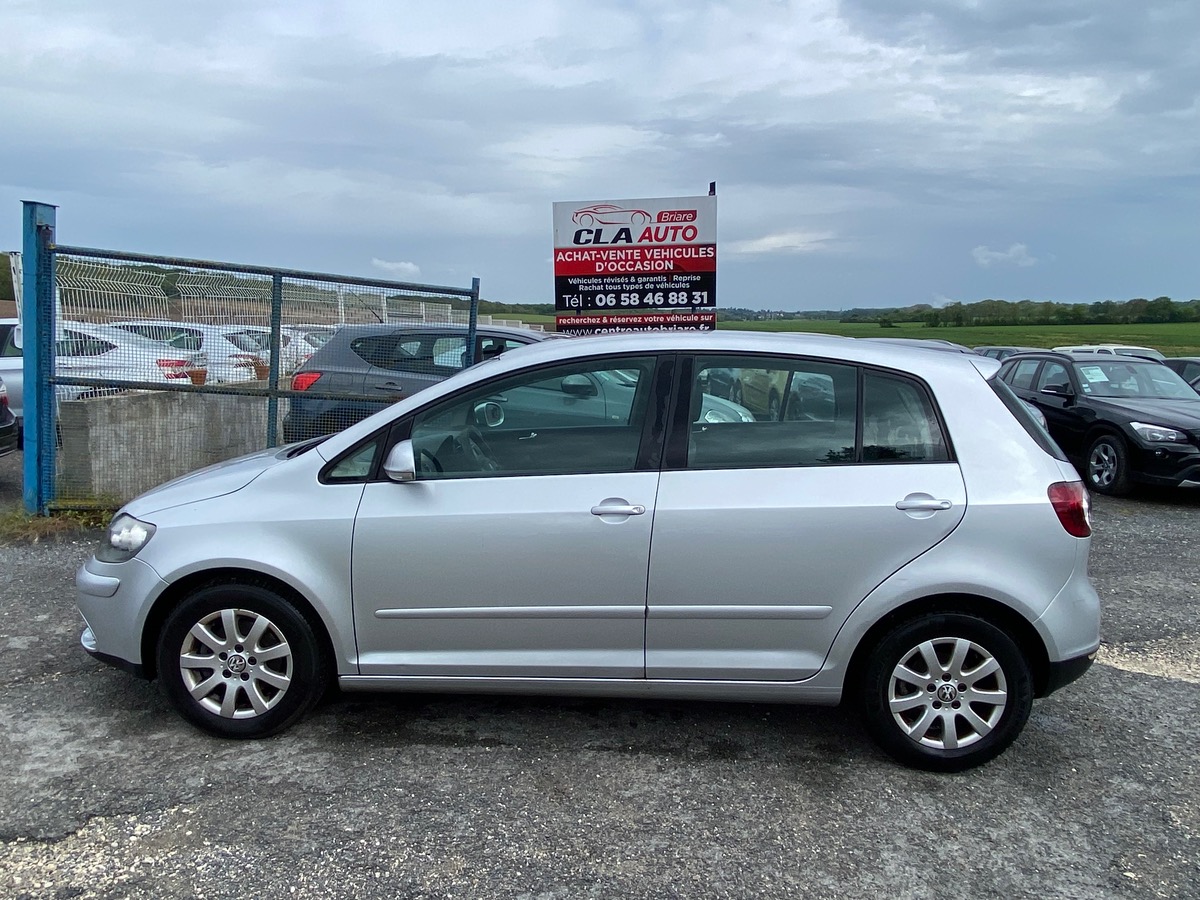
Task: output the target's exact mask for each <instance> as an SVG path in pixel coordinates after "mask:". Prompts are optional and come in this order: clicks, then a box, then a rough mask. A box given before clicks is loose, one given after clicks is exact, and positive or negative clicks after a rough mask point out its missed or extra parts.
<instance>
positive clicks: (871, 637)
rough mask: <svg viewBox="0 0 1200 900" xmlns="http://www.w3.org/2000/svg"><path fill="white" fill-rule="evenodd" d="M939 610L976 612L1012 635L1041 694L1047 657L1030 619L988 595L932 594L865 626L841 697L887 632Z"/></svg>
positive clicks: (851, 692) (852, 690)
mask: <svg viewBox="0 0 1200 900" xmlns="http://www.w3.org/2000/svg"><path fill="white" fill-rule="evenodd" d="M939 613H962V614H964V615H968V616H977V617H978V618H980V619H983V620H984V621H986V622H989V623H991V624H992V625H995V626H996V627H997V628H1000V629H1002V630H1003V631H1004V632H1005V633H1007V634H1008V635H1009V636H1010V637H1011V638H1012V640H1013V642H1014V643H1015V644H1016V645H1017V647H1018V649H1019V650H1020V651H1021V654H1022V655H1023V656H1024V657H1025V660H1026V662H1027V663H1028V664H1029V671H1030V674H1031V675H1032V676H1033V694H1034V696H1035V697H1043V696H1045V694H1046V690H1047V687H1048V684H1049V678H1050V657H1049V654H1048V653H1047V652H1046V645H1045V643H1044V642H1043V641H1042V639H1041V637H1040V636H1039V635H1038V633H1037V629H1036V628H1034V626H1033V623H1032V622H1030V621H1029V620H1028V619H1026V618H1025V617H1024V616H1023V615H1021V613H1019V612H1017V611H1016V610H1015V609H1013V608H1012V607H1010V606H1006V605H1005V604H1003V603H1000V602H999V601H997V600H993V599H991V598H990V597H982V596H980V595H978V594H934V595H931V596H928V597H922V598H920V599H917V600H912V601H910V602H908V603H906V604H904V605H903V606H900V607H897V608H896V609H894V610H892V611H891V612H889V613H888V614H887V615H885V616H883V617H882V618H880V619H879V621H877V622H875V624H873V625H872V626H871V627H870V628H868V629H867V632H866V633H865V634H864V635H863V636H862V639H861V640H859V642H858V645H857V646H856V647H855V648H854V653H853V655H852V656H851V657H850V664H849V665H848V666H847V669H846V682H845V687H844V689H843V691H842V697H843V699H845V698H847V697H852V696H856V695H857V693H858V689H859V686H860V684H861V683H862V677H863V673H864V672H865V670H866V668H867V661H868V660H869V659H870V657H871V654H872V653H873V652H874V651H875V649H876V648H877V647H878V646H879V643H880V641H882V640H883V638H884V636H885V635H886V634H888V632H890V631H892V630H893V629H895V628H897V627H899V626H900V625H902V624H904V623H906V622H911V621H913V620H915V619H919V618H923V617H925V616H929V615H937V614H939Z"/></svg>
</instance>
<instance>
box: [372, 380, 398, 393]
mask: <svg viewBox="0 0 1200 900" xmlns="http://www.w3.org/2000/svg"><path fill="white" fill-rule="evenodd" d="M375 390H377V391H387V392H388V393H389V394H399V393H401V392H402V391H403V390H404V385H402V384H396V382H394V381H385V382H383V384H377V385H375Z"/></svg>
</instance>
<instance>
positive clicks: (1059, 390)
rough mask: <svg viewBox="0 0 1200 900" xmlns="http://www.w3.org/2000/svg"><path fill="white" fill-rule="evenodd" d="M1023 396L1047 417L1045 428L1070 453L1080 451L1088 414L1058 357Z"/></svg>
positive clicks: (1067, 368)
mask: <svg viewBox="0 0 1200 900" xmlns="http://www.w3.org/2000/svg"><path fill="white" fill-rule="evenodd" d="M1018 396H1022V399H1026V400H1028V401H1029V402H1031V403H1033V404H1035V405H1036V406H1037V408H1038V409H1040V410H1041V411H1042V414H1043V415H1044V416H1045V417H1046V430H1047V431H1049V432H1050V435H1051V437H1053V438H1054V440H1055V442H1056V443H1057V444H1058V445H1059V446H1060V447H1061V448H1062V449H1063V451H1064V452H1066V453H1069V454H1071V455H1075V454H1077V453H1080V452H1082V450H1083V438H1084V432H1085V431H1086V429H1087V425H1088V422H1089V420H1090V417H1087V416H1084V415H1082V414H1081V411H1080V408H1079V396H1080V392H1079V384H1078V382H1077V381H1076V379H1074V378H1073V377H1072V375H1071V371H1070V368H1069V367H1068V366H1067V365H1066V364H1064V363H1061V362H1058V361H1057V360H1052V359H1048V360H1046V361H1045V362H1044V363H1042V368H1041V370H1040V371H1039V372H1038V373H1037V378H1036V379H1035V380H1034V382H1033V386H1032V389H1029V390H1027V391H1026V392H1025V394H1024V395H1022V394H1018Z"/></svg>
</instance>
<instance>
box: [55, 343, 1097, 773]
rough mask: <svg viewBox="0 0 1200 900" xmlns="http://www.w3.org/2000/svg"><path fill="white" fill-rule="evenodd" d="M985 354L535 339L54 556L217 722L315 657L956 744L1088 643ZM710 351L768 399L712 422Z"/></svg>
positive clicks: (1052, 487) (177, 689) (386, 686)
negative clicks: (756, 373) (765, 406)
mask: <svg viewBox="0 0 1200 900" xmlns="http://www.w3.org/2000/svg"><path fill="white" fill-rule="evenodd" d="M998 368H999V364H998V363H997V362H996V361H995V360H991V359H987V358H985V357H982V356H978V355H976V354H970V355H964V354H958V353H931V352H928V351H927V350H923V349H914V348H911V347H905V346H895V345H890V344H883V343H875V342H870V341H851V340H846V339H844V338H824V337H812V338H810V337H797V336H795V335H790V334H779V335H770V334H754V333H750V332H740V331H719V332H715V333H709V334H680V333H674V334H672V333H650V334H642V335H614V336H608V337H597V338H581V339H577V340H570V341H541V342H537V343H534V344H532V345H530V346H527V347H522V348H519V349H514V350H511V351H509V352H506V353H504V354H503V355H501V356H498V357H496V358H494V359H491V360H485V361H484V362H481V363H479V364H478V365H476V366H472V367H471V368H468V369H465V370H462V371H460V372H458V373H457V374H455V375H452V376H451V377H449V378H447V379H446V380H444V381H440V382H438V383H435V384H431V385H430V386H428V387H426V388H425V389H424V390H421V391H418V392H416V393H414V394H412V395H411V396H409V397H406V398H405V399H403V400H400V401H399V402H397V403H395V404H393V405H391V406H389V407H387V408H385V409H383V410H382V411H380V412H378V413H376V414H374V415H372V416H369V417H367V418H365V419H363V420H362V421H359V422H357V423H355V424H353V425H350V426H349V427H348V428H346V429H345V430H344V431H341V432H339V433H337V434H334V435H331V436H326V437H322V438H315V439H312V440H309V441H306V442H302V443H298V444H293V445H290V446H287V447H283V448H282V449H275V450H267V451H263V452H260V453H257V454H253V455H251V456H247V457H243V458H241V459H238V460H232V461H229V462H225V463H221V464H219V465H217V466H214V467H211V468H208V469H205V470H202V471H200V472H195V473H193V474H191V475H187V476H184V477H183V478H180V479H177V480H175V481H173V482H170V483H168V484H166V485H163V486H162V487H160V488H157V489H155V490H153V491H150V492H149V493H147V494H145V495H143V496H141V497H139V498H138V499H136V500H134V501H133V502H131V503H129V504H127V505H126V506H125V508H124V509H122V510H121V511H120V512H119V513H118V514H117V516H116V517H115V518H114V519H113V521H112V524H111V525H110V527H109V531H108V536H107V538H106V539H105V541H104V542H103V544H102V545H101V547H100V548H99V550H98V551H97V553H96V555H95V557H93V558H92V559H90V560H89V561H88V562H87V563H86V564H84V566H83V567H82V568H81V569H80V570H79V572H78V573H77V576H76V586H77V588H78V601H79V608H80V611H81V612H82V614H83V618H84V620H85V623H86V625H85V629H84V631H83V635H82V643H83V646H84V648H85V649H86V650H87V651H88V652H89V653H92V654H94V655H95V656H96V657H98V658H100V659H102V660H104V661H106V662H110V663H113V664H115V665H118V666H121V667H122V668H125V669H127V670H130V671H132V672H135V673H138V674H141V675H143V676H149V677H155V676H157V677H158V678H159V679H161V681H162V683H163V686H164V688H165V691H166V695H167V697H168V698H169V699H170V701H171V703H172V704H174V706H175V707H176V708H177V709H178V710H179V711H180V713H181V714H182V715H183V716H185V717H186V718H187V719H188V720H190V721H191V722H193V723H195V724H196V725H198V726H199V727H201V728H203V729H205V730H207V731H209V732H212V733H215V734H218V735H222V736H226V737H235V738H255V737H262V736H265V735H269V734H272V733H275V732H278V731H281V730H282V729H285V728H287V727H288V726H290V725H292V724H293V723H295V722H296V721H297V720H299V719H300V718H301V717H302V716H303V715H304V713H305V712H306V711H307V710H309V709H310V708H311V707H312V706H313V704H314V703H315V702H316V700H317V699H318V698H319V697H320V695H321V694H322V693H323V691H324V690H325V689H326V688H327V687H328V686H329V685H330V683H332V682H333V681H335V680H336V683H337V684H338V685H339V686H340V687H341V688H342V689H343V690H345V691H355V690H357V691H388V690H391V691H421V692H427V691H462V692H491V693H522V692H528V693H545V694H584V695H592V696H597V695H608V696H630V697H670V698H676V699H696V700H699V699H705V698H709V699H720V700H746V701H755V702H762V701H777V702H790V703H818V704H837V703H839V702H841V701H845V702H846V703H847V705H849V706H850V707H852V708H853V709H854V710H856V711H857V712H858V713H859V714H861V715H862V716H863V718H864V721H865V723H866V726H867V729H868V731H869V732H870V734H871V735H872V736H873V737H874V738H875V740H876V741H877V742H878V743H879V745H880V746H881V747H882V748H883V749H884V750H886V751H887V752H888V753H890V754H892V755H893V756H894V757H896V758H897V759H899V760H901V761H903V762H905V763H907V764H910V765H915V766H921V767H925V768H930V769H938V770H947V771H948V770H956V769H963V768H966V767H968V766H972V765H977V764H979V763H982V762H984V761H986V760H988V759H991V758H992V757H994V756H995V755H996V754H998V753H1000V752H1001V751H1003V750H1004V748H1006V747H1007V746H1009V745H1010V744H1011V743H1012V742H1013V740H1014V739H1016V737H1017V736H1018V734H1019V733H1020V732H1021V730H1022V728H1023V727H1024V726H1025V723H1026V721H1027V719H1028V717H1029V714H1030V710H1031V708H1032V705H1033V701H1034V698H1036V697H1042V696H1045V695H1047V694H1049V693H1051V692H1052V691H1054V690H1056V689H1058V688H1060V687H1062V686H1063V685H1065V684H1067V683H1068V682H1070V681H1072V680H1073V679H1075V678H1077V677H1079V676H1080V675H1081V674H1083V673H1084V672H1085V671H1086V670H1087V668H1088V666H1089V665H1090V664H1091V661H1092V659H1093V658H1094V656H1095V653H1096V651H1097V649H1098V647H1099V643H1100V601H1099V598H1098V597H1097V596H1096V591H1095V590H1094V589H1093V587H1092V585H1091V582H1090V581H1089V580H1088V575H1087V560H1088V548H1089V542H1090V535H1091V525H1090V521H1089V507H1088V493H1087V490H1086V489H1085V488H1084V486H1083V483H1082V481H1081V480H1080V477H1079V475H1078V473H1077V472H1076V471H1075V470H1074V469H1073V468H1072V467H1071V465H1070V463H1068V462H1067V461H1066V458H1065V457H1064V456H1063V454H1062V451H1060V450H1059V449H1058V447H1057V446H1056V445H1055V444H1054V442H1053V441H1052V440H1051V439H1050V438H1049V436H1048V435H1047V434H1046V432H1045V431H1044V430H1043V429H1042V428H1041V427H1040V426H1039V425H1038V424H1037V423H1036V422H1035V421H1034V420H1033V419H1032V418H1031V417H1030V416H1029V414H1028V412H1027V411H1026V409H1025V407H1024V406H1023V405H1022V404H1021V402H1020V401H1019V400H1018V399H1017V398H1016V396H1015V395H1014V394H1013V392H1012V391H1011V390H1010V389H1009V387H1008V386H1007V385H1006V384H1005V383H1004V382H1002V381H1000V380H998V379H997V378H995V377H993V376H994V374H995V372H996V370H997V369H998ZM718 369H721V370H730V369H734V370H736V369H753V370H761V371H763V372H765V373H766V375H765V376H764V381H766V382H768V383H770V382H772V381H774V380H779V381H781V382H782V383H783V385H784V390H783V391H782V394H781V396H782V398H783V399H782V401H781V402H780V404H779V409H778V410H777V411H776V412H775V415H774V416H773V417H770V416H767V415H765V414H762V415H760V416H749V415H747V416H745V417H741V416H709V415H707V414H706V412H705V401H704V398H705V395H706V390H707V388H708V387H709V386H711V385H712V384H713V381H714V380H713V378H711V377H710V373H711V372H712V371H714V370H718ZM798 379H801V380H803V381H805V382H806V385H805V390H803V391H791V390H789V389H788V386H789V385H790V384H792V383H793V382H795V381H797V380H798ZM809 401H814V402H809ZM793 403H799V404H801V408H800V409H798V410H792V409H791V408H790V407H791V406H792V405H793ZM710 409H711V406H710ZM1057 737H1061V735H1059V736H1057ZM1055 738H1056V736H1055V735H1053V734H1050V733H1049V732H1048V733H1047V734H1046V735H1045V736H1044V737H1043V739H1044V740H1054V739H1055ZM1064 749H1067V748H1064Z"/></svg>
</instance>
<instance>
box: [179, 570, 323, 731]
mask: <svg viewBox="0 0 1200 900" xmlns="http://www.w3.org/2000/svg"><path fill="white" fill-rule="evenodd" d="M157 662H158V674H159V677H160V678H161V679H162V682H163V686H164V689H165V690H166V693H167V697H168V699H169V700H170V701H171V704H172V705H173V706H174V707H175V708H176V709H177V710H178V711H179V712H180V713H181V714H182V715H183V716H184V718H186V719H188V720H189V721H190V722H192V723H193V724H195V725H197V726H199V727H200V728H202V729H204V730H205V731H208V732H210V733H211V734H215V735H218V736H220V737H232V738H261V737H266V736H268V735H271V734H275V733H276V732H278V731H282V730H283V729H285V728H287V727H288V726H289V725H291V724H292V723H294V722H295V721H296V720H298V719H299V718H300V717H301V716H303V715H304V713H305V712H307V711H308V710H309V709H310V708H311V707H312V705H313V704H314V703H316V702H317V700H318V699H319V698H320V696H321V693H322V692H323V690H324V687H325V680H326V663H325V659H324V656H323V654H322V652H321V648H320V644H319V643H318V641H317V639H316V635H315V633H314V630H313V626H312V625H311V624H310V623H309V621H308V620H307V619H306V618H305V616H304V615H303V614H302V613H301V612H300V611H299V610H298V609H297V608H296V607H295V606H294V605H293V604H291V603H290V602H288V601H287V600H285V599H284V598H283V597H281V596H280V595H279V594H277V593H275V592H274V591H271V590H269V589H267V588H265V587H262V586H259V585H252V584H219V585H210V586H208V587H205V588H201V589H200V590H198V591H196V592H195V593H193V594H192V595H191V596H189V597H188V598H187V599H186V600H184V601H183V602H182V603H181V604H180V605H179V606H178V608H176V609H175V611H174V612H172V613H171V615H170V616H169V617H168V618H167V621H166V623H165V624H164V626H163V630H162V633H161V635H160V637H159V642H158V652H157Z"/></svg>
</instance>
